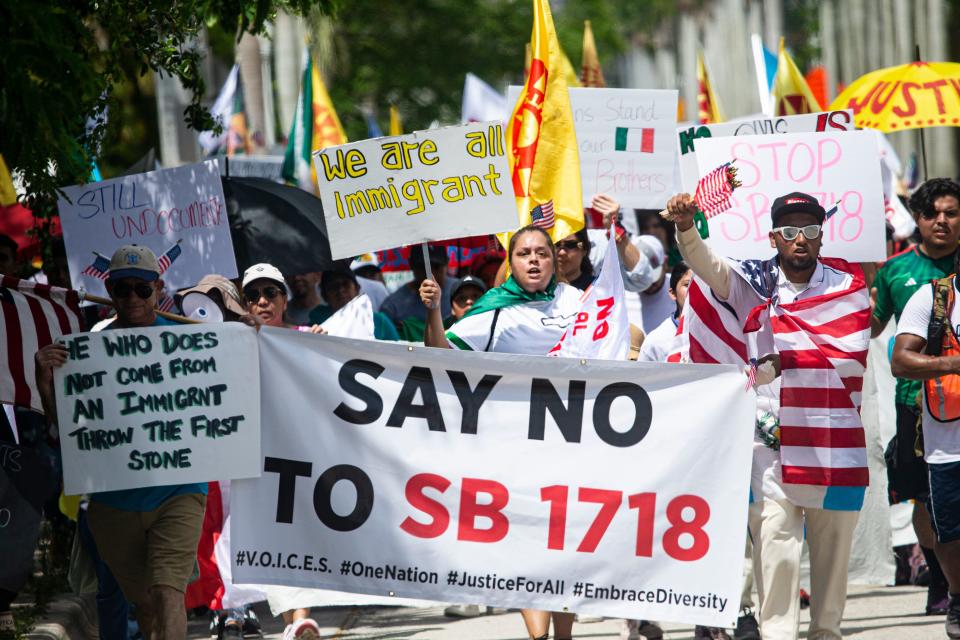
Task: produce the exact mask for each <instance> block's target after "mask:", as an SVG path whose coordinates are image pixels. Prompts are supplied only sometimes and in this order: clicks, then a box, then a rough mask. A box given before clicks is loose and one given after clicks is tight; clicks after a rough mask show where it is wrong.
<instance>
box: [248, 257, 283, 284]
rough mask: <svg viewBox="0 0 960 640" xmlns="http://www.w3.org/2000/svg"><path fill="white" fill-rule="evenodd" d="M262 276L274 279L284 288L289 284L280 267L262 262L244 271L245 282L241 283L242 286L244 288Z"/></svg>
mask: <svg viewBox="0 0 960 640" xmlns="http://www.w3.org/2000/svg"><path fill="white" fill-rule="evenodd" d="M261 278H265V279H267V280H273V281H274V282H277V283H279V284H280V286H281V287H284V288H286V286H287V282H286V280H284V279H283V274H282V273H280V269H277V268H276V267H275V266H273V265H272V264H268V263H266V262H261V263H260V264H255V265H253V266H252V267H250V268H249V269H247V270H246V271H244V272H243V282H242V283H241V284H240V288H241V289H243V288H244V287H246V286H247V285H248V284H250V283H251V282H253V281H254V280H259V279H261Z"/></svg>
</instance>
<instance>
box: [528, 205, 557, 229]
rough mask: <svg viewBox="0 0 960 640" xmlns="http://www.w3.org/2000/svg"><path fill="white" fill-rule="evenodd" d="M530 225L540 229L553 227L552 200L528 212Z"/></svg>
mask: <svg viewBox="0 0 960 640" xmlns="http://www.w3.org/2000/svg"><path fill="white" fill-rule="evenodd" d="M530 224H532V225H533V226H535V227H540V228H541V229H549V228H550V227H552V226H553V200H547V201H546V202H544V203H543V204H538V205H537V206H535V207H534V208H533V211H531V212H530Z"/></svg>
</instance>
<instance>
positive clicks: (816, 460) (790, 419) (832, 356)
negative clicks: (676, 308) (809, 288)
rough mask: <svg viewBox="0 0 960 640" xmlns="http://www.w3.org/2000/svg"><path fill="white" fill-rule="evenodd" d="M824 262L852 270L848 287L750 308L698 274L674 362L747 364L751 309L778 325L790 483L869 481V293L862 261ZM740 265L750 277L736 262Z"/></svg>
mask: <svg viewBox="0 0 960 640" xmlns="http://www.w3.org/2000/svg"><path fill="white" fill-rule="evenodd" d="M822 262H823V265H824V268H829V269H833V270H835V271H840V272H844V273H846V274H849V276H850V277H849V278H848V281H849V283H848V284H847V285H846V286H845V288H842V289H838V290H835V291H832V292H830V293H826V294H822V295H817V296H811V297H807V298H803V299H801V300H798V301H796V302H793V303H787V304H780V303H778V302H776V301H773V302H771V301H766V302H764V304H763V305H760V306H759V307H758V308H756V309H754V310H753V311H752V312H751V313H749V314H748V313H744V310H734V309H733V308H731V307H729V306H728V305H727V304H726V303H724V302H722V301H720V300H718V299H717V298H715V297H714V295H713V293H712V292H711V291H710V290H709V288H708V287H707V286H706V284H704V283H703V282H702V281H701V280H699V279H698V278H694V279H693V281H692V282H691V284H690V289H689V292H688V295H687V304H686V306H685V307H684V311H683V316H682V323H681V329H680V338H679V339H678V340H677V342H676V348H675V350H674V351H675V352H674V353H673V354H671V356H670V361H673V362H676V361H688V362H702V363H727V364H748V363H749V361H750V359H749V355H748V348H747V344H749V342H748V340H747V334H746V333H745V332H744V330H743V326H744V325H745V324H747V320H748V316H749V317H750V318H751V319H753V320H757V321H758V327H759V328H760V329H761V330H764V331H771V332H772V336H773V344H774V346H775V349H776V352H777V353H778V354H779V356H780V367H781V376H780V416H779V417H780V459H781V463H782V471H783V481H784V483H787V484H811V485H821V486H866V485H867V483H868V470H867V453H866V445H865V436H864V431H863V423H862V422H861V420H860V393H861V391H862V388H863V374H864V371H865V369H866V361H867V347H868V344H869V340H870V301H869V295H868V294H867V289H866V286H865V283H864V279H863V272H862V271H861V270H860V268H859V267H858V266H855V265H851V264H849V263H847V262H845V261H843V260H837V259H823V260H822ZM733 271H734V273H735V274H737V276H741V277H744V279H745V280H746V279H747V278H746V276H744V274H743V273H741V272H740V271H739V270H738V269H737V268H736V266H735V265H734V269H733ZM731 277H736V276H734V275H732V276H731ZM757 299H758V301H761V300H762V299H761V298H760V297H759V296H758V298H757ZM738 314H739V315H738ZM759 355H763V354H759Z"/></svg>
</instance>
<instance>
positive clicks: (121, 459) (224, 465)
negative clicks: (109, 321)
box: [54, 323, 260, 495]
mask: <svg viewBox="0 0 960 640" xmlns="http://www.w3.org/2000/svg"><path fill="white" fill-rule="evenodd" d="M63 340H64V343H65V345H66V347H67V350H68V352H69V360H68V361H67V363H66V365H64V366H63V367H61V368H59V369H57V370H56V373H55V378H54V382H55V389H56V398H57V416H58V418H59V423H60V446H61V449H62V451H63V473H64V484H65V489H64V490H65V492H66V493H67V494H68V495H73V494H80V493H88V492H93V491H112V490H116V489H132V488H137V487H149V486H159V485H168V484H182V483H190V482H206V481H210V480H227V479H232V478H249V477H251V476H256V475H259V459H260V396H259V393H258V391H257V390H258V382H259V375H260V374H259V368H258V364H257V346H256V332H255V331H254V330H253V329H251V328H250V327H246V326H244V325H241V324H236V323H227V324H219V325H190V326H183V327H174V326H170V327H150V328H145V329H118V330H115V331H101V332H97V333H80V334H72V335H70V336H66V337H65V338H64V339H63Z"/></svg>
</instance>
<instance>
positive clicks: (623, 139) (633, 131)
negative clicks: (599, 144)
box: [615, 127, 653, 153]
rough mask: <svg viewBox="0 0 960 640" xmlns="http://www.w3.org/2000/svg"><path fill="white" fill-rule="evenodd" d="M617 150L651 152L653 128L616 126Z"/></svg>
mask: <svg viewBox="0 0 960 640" xmlns="http://www.w3.org/2000/svg"><path fill="white" fill-rule="evenodd" d="M615 148H616V150H617V151H639V152H641V153H653V129H645V128H641V127H617V140H616V147H615Z"/></svg>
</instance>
